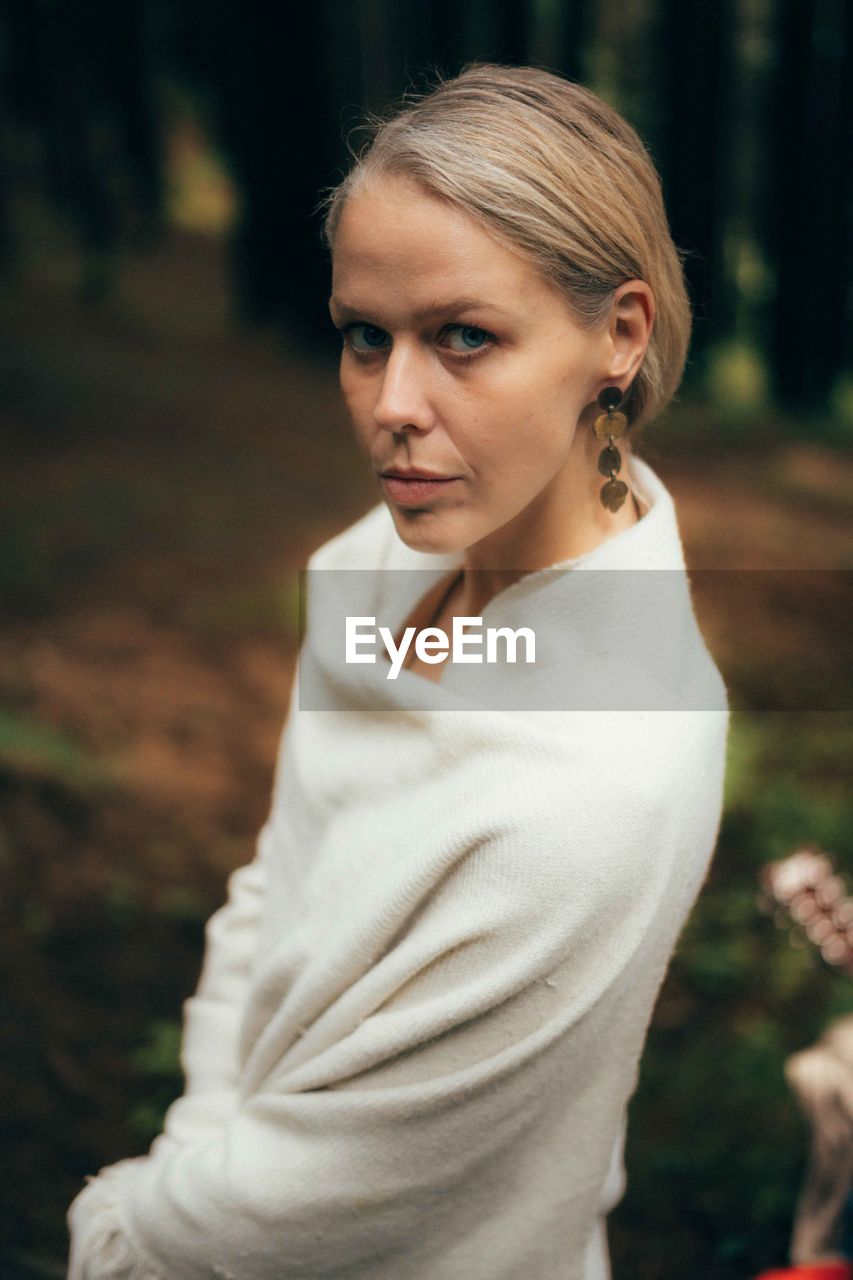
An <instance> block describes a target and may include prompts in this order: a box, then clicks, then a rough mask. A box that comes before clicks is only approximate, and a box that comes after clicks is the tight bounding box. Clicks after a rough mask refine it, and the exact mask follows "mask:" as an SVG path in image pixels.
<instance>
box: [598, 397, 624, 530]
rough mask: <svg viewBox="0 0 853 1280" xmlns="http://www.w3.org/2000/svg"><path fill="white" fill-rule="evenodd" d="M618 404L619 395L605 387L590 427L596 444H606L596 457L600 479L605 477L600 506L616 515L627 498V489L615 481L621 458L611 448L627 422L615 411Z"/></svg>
mask: <svg viewBox="0 0 853 1280" xmlns="http://www.w3.org/2000/svg"><path fill="white" fill-rule="evenodd" d="M621 403H622V392H621V390H620V389H619V387H605V388H604V390H603V391H602V392H601V394H600V395H599V397H598V407H599V408H600V409H602V410H603V412H602V413H600V414H599V415H598V417H597V418H596V419H595V422H593V424H592V429H593V431H594V432H595V434H596V437H597V438H598V439H599V440H606V441H607V444H606V445H605V447H604V448H603V449H602V450H601V453H600V454H599V455H598V469H599V471H600V472H601V474H602V475H603V476H609V479H608V481H607V484H605V485H602V487H601V489H599V491H598V496H599V498H600V499H601V504H602V506H605V507H606V508H607V510H608V511H618V510H619V508H620V507H621V506H622V503H623V502H624V501H625V499H626V497H627V496H628V486H627V485H626V484H625V482H624V481H623V480H617V479H616V474H617V472H618V471H620V470H621V468H622V455H621V453H620V452H619V450H618V449H617V448H616V446H615V445H614V443H613V441H614V440H619V439H621V437H622V436H624V434H625V432H626V431H627V430H628V419H627V418H626V417H625V414H624V413H617V412H616V409H617V408H618V407H619V405H620V404H621Z"/></svg>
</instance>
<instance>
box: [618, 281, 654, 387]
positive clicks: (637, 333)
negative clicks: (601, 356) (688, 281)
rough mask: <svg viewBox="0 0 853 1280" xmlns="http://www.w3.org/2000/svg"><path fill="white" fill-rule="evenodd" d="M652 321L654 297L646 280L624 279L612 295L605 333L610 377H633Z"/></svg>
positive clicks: (644, 350)
mask: <svg viewBox="0 0 853 1280" xmlns="http://www.w3.org/2000/svg"><path fill="white" fill-rule="evenodd" d="M654 320H655V299H654V294H653V293H652V291H651V289H650V288H649V286H648V285H647V284H646V282H645V280H626V281H625V283H624V284H620V286H619V288H618V289H617V290H616V292H615V293H614V295H613V305H612V308H611V311H610V320H609V324H608V333H609V337H610V345H611V349H612V361H611V368H610V376H611V377H612V378H613V380H614V381H615V380H616V379H619V378H623V377H625V376H626V375H627V376H628V378H629V380H632V379H633V378H634V377H636V375H637V372H638V371H639V368H640V365H641V364H642V362H643V357H644V356H645V354H646V349H647V347H648V345H649V340H650V338H651V336H652V326H653V325H654Z"/></svg>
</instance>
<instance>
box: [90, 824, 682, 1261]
mask: <svg viewBox="0 0 853 1280" xmlns="http://www.w3.org/2000/svg"><path fill="white" fill-rule="evenodd" d="M574 817H575V819H576V823H575V824H574V825H573V827H572V828H571V829H566V828H562V829H559V827H558V824H556V823H553V822H552V823H551V824H550V830H549V831H547V832H535V831H528V832H527V833H526V835H525V836H524V837H522V838H520V837H519V833H518V832H517V831H514V832H512V833H509V834H507V833H504V832H502V831H500V830H496V831H494V832H491V833H488V834H487V835H486V836H484V837H483V838H482V839H481V840H480V841H479V842H478V843H476V844H475V845H473V846H471V847H469V848H467V849H465V850H463V851H462V852H461V853H460V856H459V857H458V860H457V862H456V863H455V865H454V866H453V867H452V869H451V870H450V871H449V872H448V873H447V875H446V877H445V878H444V879H443V880H442V881H441V883H440V884H439V885H438V887H436V886H435V885H433V886H431V887H429V889H428V890H427V891H425V893H424V897H423V898H422V900H421V901H416V902H414V903H412V906H411V913H410V916H409V921H410V923H409V925H408V927H407V928H406V929H404V930H403V931H402V932H401V933H400V935H399V936H398V938H397V939H396V940H395V942H394V945H393V946H392V947H390V949H389V950H387V951H386V952H385V954H384V955H382V956H381V957H379V958H378V961H377V963H375V964H374V965H373V967H372V968H370V969H368V970H367V972H366V973H365V974H364V975H363V977H362V978H361V979H359V982H358V983H356V984H355V987H351V988H349V989H348V990H347V991H346V992H345V993H344V995H343V996H341V997H340V998H339V1001H338V1004H339V1005H340V1006H341V1007H340V1008H339V1010H338V1011H337V1023H338V1030H339V1034H338V1035H337V1036H326V1037H320V1038H319V1039H320V1043H321V1046H322V1047H320V1048H319V1049H318V1050H317V1051H316V1052H313V1053H312V1052H308V1051H304V1052H302V1053H299V1052H296V1053H295V1054H294V1053H291V1052H289V1051H288V1050H287V1049H283V1052H282V1057H281V1059H280V1061H279V1063H278V1065H277V1066H276V1067H275V1068H274V1069H273V1071H272V1072H271V1073H270V1075H269V1076H268V1077H267V1079H266V1080H265V1081H264V1083H263V1084H262V1086H261V1087H260V1088H259V1089H258V1091H257V1092H255V1093H254V1094H253V1095H252V1096H250V1097H246V1098H243V1099H242V1100H241V1101H240V1103H239V1105H238V1106H237V1108H236V1109H235V1111H234V1112H233V1114H232V1115H231V1117H230V1118H229V1120H228V1121H227V1123H226V1125H225V1126H224V1127H223V1128H222V1129H221V1131H218V1132H211V1133H209V1134H208V1135H206V1136H205V1137H203V1138H201V1137H200V1138H199V1140H198V1141H194V1142H191V1143H187V1144H184V1145H182V1146H181V1147H178V1148H171V1149H166V1148H163V1149H161V1151H160V1152H158V1153H157V1156H156V1157H155V1158H152V1159H151V1160H149V1161H144V1162H142V1163H140V1164H138V1165H133V1164H132V1163H130V1164H126V1165H125V1166H124V1167H121V1166H116V1167H115V1177H114V1178H113V1179H112V1185H111V1186H109V1187H107V1186H105V1187H104V1192H105V1195H104V1198H103V1202H102V1204H101V1206H100V1208H99V1225H98V1230H97V1232H95V1233H94V1235H93V1240H95V1242H96V1243H97V1241H101V1242H109V1244H110V1247H109V1249H107V1248H103V1249H98V1248H93V1249H91V1250H82V1251H81V1252H80V1255H79V1256H78V1257H77V1258H76V1259H74V1258H73V1259H72V1266H71V1270H70V1272H69V1280H120V1278H121V1277H129V1276H133V1277H134V1280H155V1278H159V1277H161V1276H162V1277H165V1276H175V1277H177V1276H180V1277H181V1280H203V1278H204V1280H207V1278H209V1277H210V1276H212V1275H217V1274H221V1275H234V1276H239V1277H240V1280H266V1278H267V1277H270V1278H272V1277H273V1276H274V1277H275V1278H276V1280H298V1278H302V1277H305V1276H306V1275H312V1274H325V1272H326V1271H327V1270H328V1271H334V1269H335V1268H337V1267H341V1268H343V1267H344V1266H347V1265H352V1266H354V1265H356V1263H357V1261H358V1260H359V1259H368V1258H379V1259H382V1258H387V1259H388V1260H389V1263H388V1274H393V1273H394V1257H395V1255H398V1254H400V1253H403V1254H405V1253H406V1252H407V1251H408V1250H411V1249H416V1248H418V1247H425V1248H428V1247H429V1245H428V1243H425V1236H428V1237H430V1238H432V1239H433V1240H434V1239H436V1238H440V1232H441V1221H442V1214H443V1213H445V1212H447V1211H448V1210H449V1206H452V1204H453V1199H454V1192H455V1191H456V1190H458V1191H460V1192H461V1190H462V1189H463V1188H469V1187H470V1186H471V1185H472V1184H473V1185H476V1184H477V1183H478V1182H481V1181H483V1180H485V1181H486V1183H487V1181H488V1177H489V1176H490V1173H489V1171H490V1170H491V1169H492V1168H493V1167H494V1163H493V1162H494V1161H495V1160H497V1161H498V1162H500V1160H501V1158H502V1157H503V1156H504V1155H505V1153H506V1152H507V1150H509V1151H512V1149H513V1148H514V1146H515V1145H516V1144H517V1143H518V1142H520V1141H522V1139H523V1135H524V1134H526V1133H527V1131H528V1128H529V1126H530V1125H531V1124H536V1123H537V1122H538V1123H542V1115H541V1113H540V1112H538V1111H537V1108H538V1106H539V1103H540V1100H541V1099H543V1098H548V1097H549V1096H551V1097H553V1093H552V1092H550V1091H552V1090H553V1082H554V1056H553V1054H552V1053H551V1052H550V1050H552V1049H553V1048H554V1047H555V1046H556V1045H557V1044H558V1043H559V1044H560V1045H561V1046H563V1047H561V1050H560V1051H561V1054H562V1055H563V1056H562V1058H561V1061H563V1062H565V1061H566V1057H565V1053H566V1051H567V1050H568V1052H569V1059H568V1061H569V1062H570V1064H571V1069H572V1070H574V1071H576V1072H577V1080H578V1082H580V1081H582V1080H583V1079H584V1069H585V1067H584V1064H585V1062H588V1061H594V1060H595V1056H596V1052H597V1050H596V1045H597V1043H598V1042H599V1040H600V1035H601V1023H600V1022H596V1019H595V1017H594V1016H593V1017H591V1016H590V1014H591V1011H592V1010H594V1009H595V1007H596V1005H599V1004H601V1005H607V1006H608V1007H610V1005H611V1002H612V999H613V994H614V991H615V990H616V988H617V986H618V979H619V977H620V975H621V973H622V971H623V970H624V967H625V964H626V957H629V956H630V954H631V953H632V951H633V950H634V949H635V948H636V947H637V946H638V945H639V942H640V940H641V939H642V938H643V936H644V935H645V932H646V931H647V929H648V927H649V924H650V921H651V920H652V917H653V916H654V913H655V911H656V909H657V907H658V905H659V899H660V893H661V886H662V883H663V881H662V876H663V874H664V873H663V871H662V869H661V868H660V867H649V866H648V865H647V864H645V863H644V861H643V857H642V855H643V854H644V853H645V854H647V853H648V851H649V850H653V849H654V848H655V846H656V840H657V838H658V837H659V834H660V830H661V822H662V819H661V815H659V814H652V813H651V812H650V811H649V810H648V808H645V809H644V808H643V807H642V806H639V808H638V812H637V814H636V819H635V821H634V822H633V823H632V825H631V831H632V838H631V841H629V842H628V843H629V844H630V845H631V846H632V849H628V850H627V856H626V848H625V843H626V842H625V835H624V831H625V828H624V826H623V825H622V821H623V820H624V806H623V813H622V817H621V819H620V820H619V821H617V820H616V819H615V818H614V817H612V816H611V815H610V814H608V813H607V811H606V809H600V808H599V806H598V805H597V804H594V806H593V808H592V811H591V812H590V811H587V812H585V813H584V814H583V815H582V816H581V817H580V818H578V814H577V813H575V814H574ZM558 829H559V834H557V831H558ZM573 846H574V847H573ZM632 850H633V852H632ZM614 895H615V896H616V898H617V901H614ZM360 985H361V986H362V987H363V991H362V992H356V987H358V986H360ZM354 1010H355V1011H357V1012H358V1013H359V1014H361V1013H364V1016H355V1014H354V1013H353V1011H354ZM335 1014H336V1011H335V1009H334V1007H333V1008H332V1009H331V1010H327V1011H326V1012H325V1013H324V1015H323V1017H324V1018H329V1019H332V1018H335ZM632 1065H633V1064H629V1068H630V1066H632ZM627 1069H628V1068H626V1070H627ZM566 1087H568V1088H571V1084H570V1083H569V1084H567V1086H566ZM613 1101H614V1102H615V1101H617V1100H616V1099H614V1100H613ZM618 1101H621V1099H619V1100H618ZM608 1103H609V1104H610V1100H608ZM611 1110H612V1106H611ZM617 1114H618V1113H617ZM605 1166H606V1160H605ZM599 1172H600V1174H601V1178H603V1176H604V1173H605V1167H602V1169H601V1170H600V1171H599ZM583 1174H584V1178H585V1184H584V1194H583V1195H582V1196H578V1197H577V1201H574V1200H573V1201H572V1203H571V1207H570V1208H568V1209H567V1215H571V1214H577V1219H576V1222H575V1220H574V1219H573V1220H572V1223H571V1224H569V1225H568V1226H567V1232H568V1231H570V1230H571V1229H572V1227H573V1226H574V1228H575V1230H576V1231H577V1232H578V1233H580V1232H581V1231H582V1230H583V1228H584V1224H585V1223H586V1222H587V1221H588V1216H589V1206H590V1204H594V1203H595V1202H596V1200H597V1194H598V1189H599V1188H598V1185H597V1184H596V1183H595V1174H596V1171H595V1170H589V1169H584V1170H583ZM436 1233H438V1235H437V1234H436ZM582 1240H583V1237H582V1236H579V1241H580V1243H579V1247H580V1248H582Z"/></svg>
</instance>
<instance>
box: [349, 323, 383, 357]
mask: <svg viewBox="0 0 853 1280" xmlns="http://www.w3.org/2000/svg"><path fill="white" fill-rule="evenodd" d="M356 329H363V330H364V335H363V336H364V341H365V342H366V343H367V349H368V351H378V350H379V349H380V348H381V347H382V345H383V344H382V339H383V338H385V337H387V334H386V333H385V330H384V329H380V328H379V327H378V326H377V325H375V324H350V325H347V327H346V329H344V331H343V332H344V339H345V340H349V341H350V342H352V339H353V334H354V333H355V331H356ZM377 337H378V341H377V340H376V339H377ZM353 349H354V350H355V351H363V350H364V348H363V347H357V346H355V344H354V343H353Z"/></svg>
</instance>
